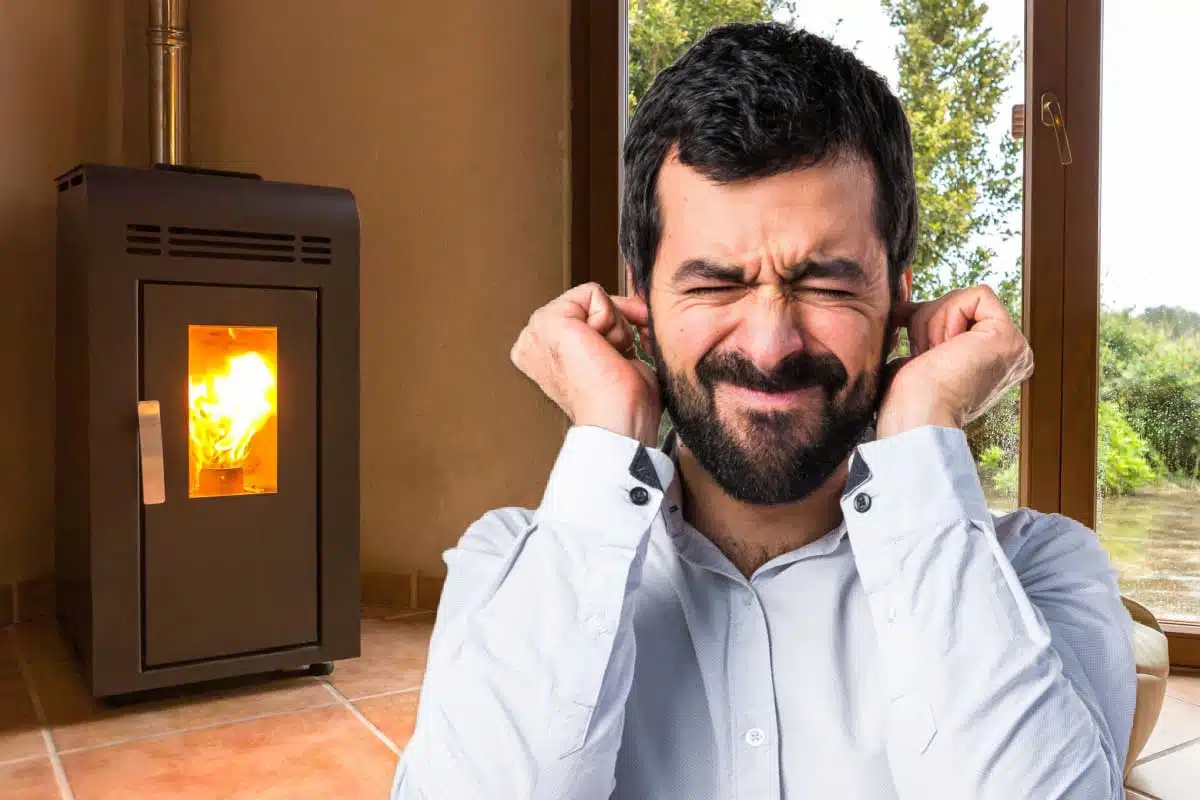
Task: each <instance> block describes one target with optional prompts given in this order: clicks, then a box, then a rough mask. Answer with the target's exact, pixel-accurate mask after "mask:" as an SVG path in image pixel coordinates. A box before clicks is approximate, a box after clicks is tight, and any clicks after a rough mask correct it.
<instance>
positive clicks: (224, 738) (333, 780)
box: [63, 705, 396, 800]
mask: <svg viewBox="0 0 1200 800" xmlns="http://www.w3.org/2000/svg"><path fill="white" fill-rule="evenodd" d="M63 766H64V767H65V769H66V772H67V779H68V780H69V781H70V784H71V788H72V790H73V791H74V793H75V797H76V798H77V800H111V799H112V798H126V797H128V798H138V799H139V800H141V799H142V798H146V800H151V799H152V798H171V799H172V800H189V799H190V798H196V799H197V800H213V798H222V799H223V800H242V799H243V798H246V799H247V800H248V799H249V798H254V800H293V799H294V798H316V799H317V800H320V799H321V798H338V800H341V798H373V799H374V800H378V799H379V798H385V797H387V793H388V788H389V787H390V786H391V780H392V775H393V774H394V773H395V769H396V754H395V753H393V752H392V751H391V750H390V749H388V748H387V747H386V746H385V745H384V744H383V743H382V742H381V741H379V739H378V738H377V737H376V736H375V735H374V734H373V733H372V732H371V731H370V730H369V729H368V728H367V726H366V725H363V724H362V721H361V720H359V719H358V718H357V717H356V716H354V715H353V714H352V713H350V710H349V709H347V708H346V707H345V706H343V705H338V706H334V707H331V708H322V709H313V710H309V711H302V712H297V713H295V714H285V715H282V716H278V717H271V718H268V719H261V720H254V721H251V722H240V723H236V724H233V725H226V726H222V727H219V728H210V729H207V730H203V731H192V732H190V733H185V734H180V735H177V736H167V737H164V738H161V739H152V740H148V741H142V742H132V743H129V744H124V745H117V746H114V747H105V748H101V749H97V750H85V751H82V752H78V753H70V754H67V755H64V756H63Z"/></svg>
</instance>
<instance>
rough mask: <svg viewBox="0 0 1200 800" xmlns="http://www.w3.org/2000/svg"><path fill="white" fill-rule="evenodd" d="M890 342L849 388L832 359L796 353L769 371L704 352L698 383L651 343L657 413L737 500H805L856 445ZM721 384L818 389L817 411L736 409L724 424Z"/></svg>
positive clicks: (733, 356) (872, 409) (875, 400)
mask: <svg viewBox="0 0 1200 800" xmlns="http://www.w3.org/2000/svg"><path fill="white" fill-rule="evenodd" d="M651 326H653V321H652V320H651ZM651 331H653V327H651ZM890 338H891V336H890V334H889V335H888V336H887V337H885V339H884V347H883V352H882V354H881V356H880V359H879V365H878V367H877V368H876V369H875V370H873V371H870V372H864V373H862V374H861V375H859V376H858V377H857V378H855V380H854V381H853V383H850V382H849V378H848V376H847V373H846V368H845V367H844V366H843V364H842V362H841V361H839V360H838V359H837V357H836V356H834V355H833V354H831V353H821V354H814V353H809V352H807V351H800V352H797V353H793V354H792V355H790V356H788V357H787V358H785V359H784V360H783V361H781V362H780V363H779V364H778V365H777V366H776V367H775V369H774V370H772V371H771V372H770V373H767V374H764V373H762V372H760V371H759V370H758V368H757V367H755V366H754V365H753V364H752V363H750V361H749V360H747V359H746V358H745V357H744V356H741V355H740V354H738V353H734V352H724V353H709V354H707V355H705V356H704V358H702V359H701V360H700V362H699V363H698V364H697V365H696V377H697V379H698V381H699V385H696V384H694V383H693V382H692V381H690V380H689V379H688V378H687V377H686V375H684V374H681V373H678V372H675V371H673V370H671V369H669V368H668V367H667V364H666V362H665V360H664V359H663V357H662V353H661V352H660V351H659V349H658V346H657V341H654V342H653V344H652V349H653V350H654V353H653V356H654V359H655V364H656V365H657V366H656V369H655V371H656V373H657V375H658V385H659V390H660V392H661V394H662V400H663V408H664V409H665V410H666V412H667V413H668V414H670V417H671V421H672V422H673V423H674V425H675V429H676V432H677V433H678V435H679V438H680V439H682V440H683V443H684V444H685V445H687V447H688V450H690V451H691V452H692V454H693V455H695V457H696V460H697V461H699V463H700V466H702V467H703V468H704V470H705V471H706V472H708V474H709V475H711V476H712V478H713V480H714V481H716V483H717V485H718V486H720V487H721V489H723V490H724V491H725V493H726V494H728V495H729V496H730V497H732V498H734V499H735V500H738V501H740V502H743V503H750V504H753V505H778V504H782V503H791V502H795V501H797V500H803V499H804V498H806V497H808V496H809V495H811V494H812V493H813V492H814V491H816V490H817V489H819V488H820V487H821V486H823V485H824V484H825V482H826V481H828V480H829V477H830V476H831V475H833V473H834V472H835V471H836V470H837V469H838V467H839V466H840V465H841V464H842V463H844V462H845V460H846V459H847V458H848V457H849V455H850V453H851V451H852V450H853V449H854V447H855V446H857V445H858V444H859V443H860V442H861V441H862V438H863V435H864V434H865V432H866V430H867V429H868V428H869V427H870V425H871V423H872V421H873V420H874V417H875V413H876V411H877V410H878V408H879V403H880V401H881V400H882V395H883V390H884V389H885V388H886V387H885V386H884V385H883V384H884V381H883V374H884V368H885V366H886V362H887V355H888V351H889V348H888V342H889V341H890ZM721 383H725V384H728V385H732V386H739V387H743V388H746V389H754V390H757V391H767V392H784V391H792V390H796V389H805V388H810V387H812V388H816V389H819V390H820V396H821V405H820V408H819V409H818V410H816V411H813V410H810V409H807V408H800V409H794V410H788V411H756V410H738V411H736V412H727V413H731V414H732V413H736V414H737V419H736V420H723V419H722V418H721V416H720V411H719V410H718V409H717V405H716V387H717V385H718V384H721ZM847 384H849V390H848V391H846V392H845V393H844V395H842V396H841V397H839V394H841V392H842V389H843V388H844V387H846V386H847ZM731 422H732V425H731V424H730V423H731ZM733 425H736V426H737V429H736V430H735V429H733Z"/></svg>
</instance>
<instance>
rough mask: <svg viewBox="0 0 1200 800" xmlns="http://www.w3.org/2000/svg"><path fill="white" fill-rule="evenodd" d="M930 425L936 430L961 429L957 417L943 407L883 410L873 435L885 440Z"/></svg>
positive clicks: (931, 406)
mask: <svg viewBox="0 0 1200 800" xmlns="http://www.w3.org/2000/svg"><path fill="white" fill-rule="evenodd" d="M930 425H932V426H934V427H938V428H960V427H962V425H961V424H960V423H959V420H958V416H957V415H956V414H954V413H953V412H952V411H950V410H948V409H946V408H945V407H943V406H937V405H930V406H926V407H924V408H919V407H911V406H910V407H907V408H895V409H888V408H885V409H883V410H882V411H880V413H879V418H878V420H877V421H876V425H875V435H876V438H879V439H887V438H889V437H891V436H899V435H900V434H902V433H906V432H908V431H912V430H916V429H917V428H924V427H926V426H930Z"/></svg>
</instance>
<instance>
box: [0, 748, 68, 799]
mask: <svg viewBox="0 0 1200 800" xmlns="http://www.w3.org/2000/svg"><path fill="white" fill-rule="evenodd" d="M0 797H3V798H4V800H58V798H59V797H61V795H60V794H59V791H58V782H57V781H56V780H55V779H54V768H53V767H51V766H50V760H49V759H46V758H35V759H31V760H29V761H22V762H20V763H17V764H5V765H0Z"/></svg>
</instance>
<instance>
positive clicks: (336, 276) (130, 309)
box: [55, 164, 359, 697]
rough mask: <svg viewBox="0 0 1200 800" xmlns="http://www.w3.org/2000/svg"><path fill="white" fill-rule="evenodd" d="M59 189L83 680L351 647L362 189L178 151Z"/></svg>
mask: <svg viewBox="0 0 1200 800" xmlns="http://www.w3.org/2000/svg"><path fill="white" fill-rule="evenodd" d="M57 187H58V191H59V193H58V201H59V202H58V275H57V281H58V283H57V320H56V331H57V336H56V348H55V352H56V364H55V369H56V380H57V390H56V391H57V397H56V402H57V421H58V428H57V435H56V446H55V459H56V462H55V463H56V495H57V496H56V503H55V507H56V549H55V553H56V564H57V573H58V575H57V578H58V580H57V583H58V609H59V617H60V621H61V624H62V626H63V628H64V630H65V632H66V633H67V635H68V638H69V640H70V641H71V643H72V644H73V646H74V648H75V650H76V651H77V653H78V655H79V656H80V659H81V662H82V664H83V667H84V670H83V671H84V675H85V678H86V680H87V682H88V683H89V684H90V687H91V690H92V692H93V694H94V695H96V696H97V697H106V696H111V695H118V694H126V693H130V692H136V691H140V690H145V689H152V688H162V687H168V686H178V685H182V684H188V683H193V682H199V681H206V680H209V679H214V678H223V677H231V676H235V675H244V674H249V673H259V672H270V671H275V670H289V669H293V668H300V667H308V666H310V665H313V666H312V668H313V669H316V670H321V669H323V668H327V667H326V666H325V665H327V664H328V662H333V661H335V660H337V659H342V658H348V657H353V656H356V655H358V653H359V556H358V553H359V503H358V484H359V480H358V469H359V467H358V452H359V451H358V431H359V427H358V420H359V412H358V407H359V392H358V385H359V381H358V363H359V359H358V342H359V329H358V303H359V300H358V286H359V281H358V253H359V228H358V213H357V208H356V205H355V201H354V198H353V197H352V195H351V194H350V193H349V192H348V191H345V190H342V189H336V188H329V187H321V186H306V185H298V184H291V183H282V182H274V181H267V180H263V179H261V178H260V177H258V176H256V175H246V174H240V173H228V172H216V171H211V170H195V169H187V168H181V167H175V166H159V167H156V168H145V169H143V168H131V167H118V166H106V165H100V164H84V165H81V166H79V167H77V168H75V169H73V170H71V171H70V172H68V173H66V174H65V175H63V176H61V177H60V178H58V179H57Z"/></svg>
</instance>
